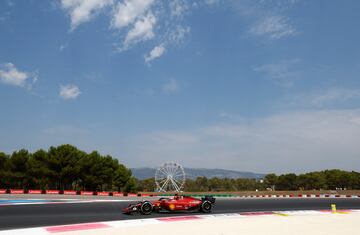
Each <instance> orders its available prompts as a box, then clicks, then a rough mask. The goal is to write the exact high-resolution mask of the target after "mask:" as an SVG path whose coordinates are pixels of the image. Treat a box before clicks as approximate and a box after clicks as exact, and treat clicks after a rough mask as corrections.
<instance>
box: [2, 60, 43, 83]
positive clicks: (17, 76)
mask: <svg viewBox="0 0 360 235" xmlns="http://www.w3.org/2000/svg"><path fill="white" fill-rule="evenodd" d="M31 78H32V79H31ZM30 80H32V81H30ZM36 81H37V76H36V75H34V74H32V75H31V74H29V73H27V72H22V71H20V70H18V69H17V68H16V67H15V65H14V64H12V63H6V64H2V65H0V82H2V83H4V84H8V85H13V86H19V87H24V86H27V87H28V88H29V89H30V88H31V85H32V84H33V83H35V82H36Z"/></svg>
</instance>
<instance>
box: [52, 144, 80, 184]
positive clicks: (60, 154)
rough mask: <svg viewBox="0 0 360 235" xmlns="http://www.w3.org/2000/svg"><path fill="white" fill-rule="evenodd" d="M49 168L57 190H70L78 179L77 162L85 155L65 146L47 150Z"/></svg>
mask: <svg viewBox="0 0 360 235" xmlns="http://www.w3.org/2000/svg"><path fill="white" fill-rule="evenodd" d="M48 154H49V168H50V170H51V171H52V172H54V179H53V180H54V181H55V182H56V188H58V189H61V190H63V189H72V186H73V183H74V182H75V181H76V179H78V178H79V173H80V172H79V171H80V167H79V161H80V159H81V158H82V157H83V156H84V155H85V153H84V152H81V151H79V150H78V149H77V148H76V147H74V146H72V145H69V144H65V145H60V146H58V147H50V149H49V153H48Z"/></svg>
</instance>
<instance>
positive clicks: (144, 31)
mask: <svg viewBox="0 0 360 235" xmlns="http://www.w3.org/2000/svg"><path fill="white" fill-rule="evenodd" d="M155 23H156V17H155V16H154V15H153V14H151V13H149V14H148V15H147V16H144V17H142V18H140V19H138V20H137V21H136V22H135V24H134V27H133V28H132V29H131V30H130V31H129V32H128V33H127V35H126V37H125V40H124V47H125V48H128V47H129V46H131V45H132V44H136V43H138V42H141V41H146V40H149V39H152V38H153V37H154V36H155V34H154V31H153V28H154V25H155Z"/></svg>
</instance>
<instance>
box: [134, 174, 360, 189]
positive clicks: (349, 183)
mask: <svg viewBox="0 0 360 235" xmlns="http://www.w3.org/2000/svg"><path fill="white" fill-rule="evenodd" d="M136 185H137V190H138V191H148V192H151V191H153V190H154V189H155V188H156V185H155V181H154V178H149V179H144V180H137V184H136ZM339 189H348V190H358V189H360V173H359V172H355V171H351V172H349V171H342V170H336V169H334V170H325V171H317V172H309V173H306V174H299V175H296V174H293V173H289V174H281V175H276V174H268V175H266V176H265V177H264V178H263V179H243V178H238V179H229V178H216V177H214V178H206V177H197V178H196V179H186V181H185V186H184V189H183V190H184V191H187V192H221V191H229V192H230V191H255V190H259V191H264V190H339Z"/></svg>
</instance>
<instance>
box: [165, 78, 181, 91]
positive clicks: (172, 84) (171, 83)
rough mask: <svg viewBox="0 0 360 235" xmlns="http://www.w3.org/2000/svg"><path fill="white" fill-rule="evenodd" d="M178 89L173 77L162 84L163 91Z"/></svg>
mask: <svg viewBox="0 0 360 235" xmlns="http://www.w3.org/2000/svg"><path fill="white" fill-rule="evenodd" d="M178 90H179V85H178V83H177V81H176V80H175V79H171V80H170V81H169V82H168V83H166V84H164V85H163V86H162V91H163V92H164V93H174V92H176V91H178Z"/></svg>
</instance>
